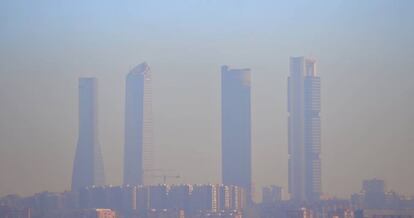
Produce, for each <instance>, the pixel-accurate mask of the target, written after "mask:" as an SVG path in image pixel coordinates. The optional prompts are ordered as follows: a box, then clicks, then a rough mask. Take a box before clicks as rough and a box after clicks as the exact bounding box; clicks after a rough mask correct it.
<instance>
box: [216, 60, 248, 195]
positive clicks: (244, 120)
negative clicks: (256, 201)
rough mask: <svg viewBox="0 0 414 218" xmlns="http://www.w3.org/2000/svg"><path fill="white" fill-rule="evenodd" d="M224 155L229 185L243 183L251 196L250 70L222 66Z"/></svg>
mask: <svg viewBox="0 0 414 218" xmlns="http://www.w3.org/2000/svg"><path fill="white" fill-rule="evenodd" d="M221 107H222V108H221V140H222V141H221V155H222V163H221V164H222V180H223V183H224V184H225V185H239V186H241V187H243V188H244V189H245V190H246V194H247V200H248V202H250V199H251V175H252V173H251V111H250V69H230V68H229V67H228V66H222V68H221Z"/></svg>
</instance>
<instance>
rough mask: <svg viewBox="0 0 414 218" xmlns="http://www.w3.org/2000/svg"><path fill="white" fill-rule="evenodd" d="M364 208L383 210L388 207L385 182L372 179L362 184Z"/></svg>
mask: <svg viewBox="0 0 414 218" xmlns="http://www.w3.org/2000/svg"><path fill="white" fill-rule="evenodd" d="M362 193H363V195H364V198H363V206H364V208H371V209H381V208H382V209H383V208H385V207H386V201H385V200H386V193H385V182H384V180H379V179H371V180H364V181H363V182H362Z"/></svg>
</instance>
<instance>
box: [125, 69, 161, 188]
mask: <svg viewBox="0 0 414 218" xmlns="http://www.w3.org/2000/svg"><path fill="white" fill-rule="evenodd" d="M125 94H126V98H125V146H124V184H125V185H126V184H130V185H142V184H145V185H148V184H150V183H151V182H150V179H151V178H150V176H149V174H150V173H151V172H150V170H152V169H153V149H154V148H153V128H152V93H151V71H150V68H149V66H148V65H147V63H145V62H144V63H142V64H139V65H138V66H136V67H135V68H134V69H132V70H131V71H130V72H129V74H128V75H127V78H126V93H125Z"/></svg>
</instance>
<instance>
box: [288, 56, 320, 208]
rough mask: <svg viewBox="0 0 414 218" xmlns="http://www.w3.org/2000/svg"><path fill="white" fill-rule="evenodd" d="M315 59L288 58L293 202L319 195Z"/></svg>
mask: <svg viewBox="0 0 414 218" xmlns="http://www.w3.org/2000/svg"><path fill="white" fill-rule="evenodd" d="M315 62H316V61H315V60H313V59H309V58H304V57H291V58H290V76H289V78H288V112H289V118H288V144H289V193H290V195H291V199H292V200H293V201H294V202H296V203H306V202H312V201H317V200H318V199H319V197H320V194H321V160H320V156H319V155H320V152H321V119H320V117H319V114H320V110H321V99H320V98H321V96H320V95H321V90H320V89H321V83H320V78H319V77H318V76H317V75H316V65H315Z"/></svg>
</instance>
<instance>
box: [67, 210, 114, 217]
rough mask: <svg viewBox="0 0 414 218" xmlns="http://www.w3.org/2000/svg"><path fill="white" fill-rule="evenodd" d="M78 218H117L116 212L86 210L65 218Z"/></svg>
mask: <svg viewBox="0 0 414 218" xmlns="http://www.w3.org/2000/svg"><path fill="white" fill-rule="evenodd" d="M66 217H67V218H69V217H76V218H78V217H79V218H116V214H115V211H113V210H111V209H85V210H81V211H75V212H72V213H70V214H68V215H67V216H65V218H66Z"/></svg>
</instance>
